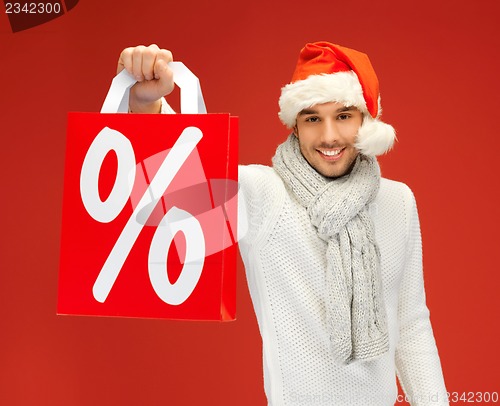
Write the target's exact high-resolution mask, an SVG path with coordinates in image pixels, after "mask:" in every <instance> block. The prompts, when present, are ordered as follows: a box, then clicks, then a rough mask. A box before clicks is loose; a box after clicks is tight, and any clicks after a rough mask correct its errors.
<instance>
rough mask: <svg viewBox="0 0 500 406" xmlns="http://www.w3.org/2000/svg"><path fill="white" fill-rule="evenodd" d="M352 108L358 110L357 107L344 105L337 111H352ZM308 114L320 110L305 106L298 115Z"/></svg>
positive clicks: (316, 112) (336, 111)
mask: <svg viewBox="0 0 500 406" xmlns="http://www.w3.org/2000/svg"><path fill="white" fill-rule="evenodd" d="M352 110H356V107H354V106H349V107H346V106H344V107H341V108H339V109H337V110H335V113H343V112H344V111H352ZM308 114H318V110H316V109H313V108H305V109H302V110H301V111H299V113H298V116H306V115H308Z"/></svg>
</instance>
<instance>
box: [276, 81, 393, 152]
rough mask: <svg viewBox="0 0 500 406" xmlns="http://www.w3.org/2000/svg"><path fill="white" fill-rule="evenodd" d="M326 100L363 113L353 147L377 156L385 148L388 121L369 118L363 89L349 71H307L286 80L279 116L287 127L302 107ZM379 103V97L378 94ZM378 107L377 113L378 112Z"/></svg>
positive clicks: (387, 147)
mask: <svg viewBox="0 0 500 406" xmlns="http://www.w3.org/2000/svg"><path fill="white" fill-rule="evenodd" d="M328 102H338V103H342V104H344V105H345V106H346V107H350V106H354V107H356V108H358V109H359V110H360V111H361V112H362V113H363V124H362V125H361V127H360V128H359V131H358V139H357V142H356V147H357V149H358V150H359V151H360V152H361V153H362V154H364V155H369V156H377V155H382V154H385V153H386V152H388V151H389V150H390V149H391V148H392V146H393V144H394V140H395V139H396V132H395V131H394V128H393V127H392V126H390V125H389V124H386V123H383V122H382V121H380V120H379V119H378V117H377V118H373V117H372V116H371V115H370V113H369V112H368V110H367V108H366V102H365V99H364V97H363V89H362V87H361V84H360V83H359V80H358V77H357V76H356V74H355V73H354V72H353V71H347V72H337V73H332V74H320V75H311V76H309V77H307V78H306V79H304V80H298V81H297V82H294V83H290V84H288V85H286V86H284V87H283V88H282V89H281V96H280V99H279V106H280V112H279V114H278V115H279V118H280V120H281V122H282V123H283V124H285V125H286V126H287V127H288V128H293V127H294V126H295V124H296V122H297V114H299V113H300V112H301V111H302V110H303V109H306V108H309V107H312V106H314V105H315V104H322V103H328ZM379 105H380V98H379ZM380 111H381V110H380V107H379V116H380Z"/></svg>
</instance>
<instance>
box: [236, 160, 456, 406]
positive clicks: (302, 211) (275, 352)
mask: <svg viewBox="0 0 500 406" xmlns="http://www.w3.org/2000/svg"><path fill="white" fill-rule="evenodd" d="M239 181H240V185H241V190H242V198H241V199H240V202H241V204H242V205H243V204H245V206H246V213H247V214H248V226H249V228H248V232H247V233H246V235H245V236H244V238H243V239H242V240H241V241H240V243H239V246H240V252H241V256H242V258H243V261H244V264H245V271H246V274H247V281H248V287H249V290H250V294H251V297H252V301H253V304H254V309H255V314H256V316H257V321H258V324H259V329H260V332H261V335H262V348H263V356H264V359H263V368H264V383H265V391H266V396H267V399H268V404H269V405H272V406H294V405H311V406H313V405H314V406H315V405H341V406H367V405H369V406H389V405H394V404H395V402H396V396H397V387H396V371H397V374H398V376H399V380H400V382H401V384H402V387H403V389H404V390H405V392H406V394H407V395H408V397H409V398H410V399H411V402H410V403H411V404H412V406H438V405H439V406H441V405H447V404H448V403H447V397H446V388H445V385H444V381H443V376H442V372H441V366H440V361H439V356H438V352H437V348H436V344H435V341H434V336H433V333H432V327H431V324H430V320H429V311H428V309H427V307H426V304H425V294H424V281H423V275H422V263H421V242H420V230H419V222H418V215H417V211H416V206H415V201H414V198H413V195H412V193H411V191H410V190H409V189H408V187H406V186H405V185H403V184H401V183H398V182H393V181H389V180H387V179H381V183H380V189H379V193H378V194H377V196H376V198H375V199H374V201H373V202H372V204H370V205H369V215H370V217H371V218H372V221H373V225H374V230H375V235H376V241H377V245H378V247H379V250H380V260H381V262H380V267H381V278H382V286H383V289H382V294H383V297H384V303H385V308H386V314H387V326H388V332H389V351H388V352H387V353H385V354H383V355H381V356H380V357H377V358H374V359H373V360H370V361H353V362H352V363H350V364H341V363H338V362H335V359H334V357H333V353H332V351H331V343H330V338H329V327H328V324H327V321H326V317H327V316H326V315H327V312H326V308H327V305H326V303H327V301H326V296H327V286H326V284H325V278H326V271H327V258H326V251H327V249H328V243H327V242H326V241H324V240H323V239H322V238H321V237H320V236H319V235H318V232H317V230H316V227H314V226H313V225H312V224H311V220H310V218H309V215H308V213H307V210H306V208H304V207H303V206H302V205H301V204H300V203H299V202H298V200H297V199H296V198H295V197H294V195H293V194H292V193H290V192H289V190H288V189H287V188H286V187H285V185H284V183H283V180H282V179H281V177H280V176H279V175H278V174H277V173H276V172H275V171H274V170H273V168H270V167H266V166H259V165H251V166H244V167H240V170H239Z"/></svg>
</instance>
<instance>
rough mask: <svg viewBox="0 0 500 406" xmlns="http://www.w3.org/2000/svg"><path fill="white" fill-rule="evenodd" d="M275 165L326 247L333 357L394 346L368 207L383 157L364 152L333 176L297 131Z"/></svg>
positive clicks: (361, 355)
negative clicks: (309, 156)
mask: <svg viewBox="0 0 500 406" xmlns="http://www.w3.org/2000/svg"><path fill="white" fill-rule="evenodd" d="M273 167H274V169H275V170H276V172H277V173H278V174H279V175H280V176H281V178H282V179H283V181H284V182H285V184H286V186H287V187H288V188H289V189H290V190H291V191H292V192H293V194H294V195H295V196H296V198H297V200H298V201H299V202H300V204H301V205H302V206H303V207H305V208H306V210H307V213H308V215H309V218H310V219H311V223H312V224H313V225H314V227H315V228H316V230H317V233H318V236H319V237H320V238H321V239H323V240H324V241H326V242H328V246H327V250H326V260H327V272H326V287H327V297H326V322H327V325H328V329H329V335H330V341H331V344H332V351H333V355H334V357H335V359H336V360H338V361H339V362H342V363H349V362H351V361H353V360H356V359H360V360H366V359H370V358H373V357H376V356H378V355H381V354H383V353H385V352H386V351H387V350H388V348H389V340H388V333H387V322H386V315H385V308H384V304H383V297H382V283H381V274H380V254H379V251H378V247H377V243H376V241H375V234H374V228H373V223H372V220H371V217H370V214H369V212H368V205H369V204H370V203H371V202H372V201H373V200H374V199H375V196H376V195H377V192H378V189H379V185H380V168H379V166H378V163H377V160H376V159H375V158H372V157H367V156H364V155H361V154H360V155H359V156H358V157H357V159H356V162H355V164H354V167H353V169H352V171H351V173H350V174H349V175H346V176H343V177H340V178H337V179H330V178H326V177H324V176H322V175H321V174H319V173H318V172H316V170H314V169H313V168H312V167H311V166H310V165H309V163H308V162H307V161H306V160H305V158H304V157H303V155H302V153H301V152H300V147H299V142H298V140H297V137H295V135H293V134H291V135H290V136H289V137H288V139H287V141H285V142H284V143H283V144H281V145H280V146H279V147H278V149H277V150H276V155H275V156H274V158H273Z"/></svg>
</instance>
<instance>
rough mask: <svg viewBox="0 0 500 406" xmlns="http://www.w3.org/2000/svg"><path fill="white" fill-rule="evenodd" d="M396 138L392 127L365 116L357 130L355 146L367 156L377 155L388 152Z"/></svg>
mask: <svg viewBox="0 0 500 406" xmlns="http://www.w3.org/2000/svg"><path fill="white" fill-rule="evenodd" d="M395 140H396V131H395V130H394V128H393V127H392V126H391V125H389V124H386V123H383V122H382V121H379V120H376V119H375V120H374V119H373V118H371V117H369V116H365V118H364V120H363V124H362V125H361V127H360V128H359V131H358V139H357V141H356V148H357V149H358V151H359V152H361V153H362V154H364V155H368V156H378V155H382V154H385V153H386V152H388V151H389V150H390V149H391V148H392V146H393V145H394V141H395Z"/></svg>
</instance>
